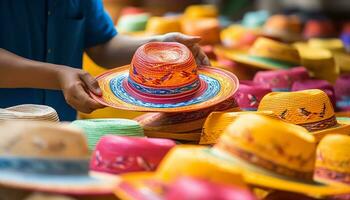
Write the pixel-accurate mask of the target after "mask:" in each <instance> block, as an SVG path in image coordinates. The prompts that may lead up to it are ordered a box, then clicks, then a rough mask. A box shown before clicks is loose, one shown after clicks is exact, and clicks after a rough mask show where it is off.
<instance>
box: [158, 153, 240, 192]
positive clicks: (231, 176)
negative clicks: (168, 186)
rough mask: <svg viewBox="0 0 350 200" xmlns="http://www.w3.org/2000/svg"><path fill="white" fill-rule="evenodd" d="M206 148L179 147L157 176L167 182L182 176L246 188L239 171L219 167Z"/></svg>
mask: <svg viewBox="0 0 350 200" xmlns="http://www.w3.org/2000/svg"><path fill="white" fill-rule="evenodd" d="M206 150H207V149H206V148H201V147H198V146H177V147H175V148H173V149H172V150H171V151H170V152H169V153H168V154H167V155H166V156H165V158H164V159H163V161H162V162H161V164H160V165H159V167H158V169H157V173H156V176H157V178H160V179H162V180H165V181H174V180H175V179H177V178H178V177H179V175H181V176H189V177H195V178H200V179H204V180H211V181H213V182H216V183H222V184H229V185H235V186H238V187H241V188H246V185H245V183H244V182H243V177H242V176H241V174H240V173H239V171H234V170H229V169H228V168H225V167H224V166H222V165H218V164H217V163H216V162H217V160H215V159H213V158H212V157H210V156H208V155H207V153H206V152H204V151H206Z"/></svg>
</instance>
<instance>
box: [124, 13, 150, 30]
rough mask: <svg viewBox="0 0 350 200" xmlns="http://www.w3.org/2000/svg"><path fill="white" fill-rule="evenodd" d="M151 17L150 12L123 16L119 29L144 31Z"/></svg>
mask: <svg viewBox="0 0 350 200" xmlns="http://www.w3.org/2000/svg"><path fill="white" fill-rule="evenodd" d="M149 17H150V15H149V14H148V13H142V14H135V15H125V16H121V17H120V18H119V20H118V24H117V29H118V31H120V32H121V33H131V32H138V31H143V30H145V29H146V24H147V21H148V19H149Z"/></svg>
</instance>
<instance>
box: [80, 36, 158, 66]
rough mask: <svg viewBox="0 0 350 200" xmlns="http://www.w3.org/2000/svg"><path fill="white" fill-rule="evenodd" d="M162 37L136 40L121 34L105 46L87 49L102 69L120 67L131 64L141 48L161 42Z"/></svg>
mask: <svg viewBox="0 0 350 200" xmlns="http://www.w3.org/2000/svg"><path fill="white" fill-rule="evenodd" d="M161 37H162V36H151V37H144V38H139V37H137V38H136V37H131V36H125V35H120V34H119V35H117V36H115V37H114V38H112V39H111V40H110V41H108V42H107V43H105V44H102V45H98V46H95V47H92V48H89V49H87V53H88V55H89V56H90V58H92V59H93V60H94V62H95V63H96V64H98V65H100V66H102V67H106V68H114V67H119V66H123V65H126V64H129V63H130V60H131V59H132V56H133V54H134V53H135V51H136V49H137V48H138V47H139V46H141V45H143V44H145V43H147V42H151V41H160V40H161Z"/></svg>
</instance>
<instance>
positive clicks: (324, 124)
mask: <svg viewBox="0 0 350 200" xmlns="http://www.w3.org/2000/svg"><path fill="white" fill-rule="evenodd" d="M337 124H338V122H337V118H336V117H335V115H333V117H331V118H328V119H325V120H322V121H318V122H311V123H306V124H298V125H299V126H302V127H304V128H306V129H307V130H308V131H310V132H313V131H319V130H324V129H327V128H331V127H333V126H336V125H337Z"/></svg>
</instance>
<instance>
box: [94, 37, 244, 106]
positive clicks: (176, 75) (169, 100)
mask: <svg viewBox="0 0 350 200" xmlns="http://www.w3.org/2000/svg"><path fill="white" fill-rule="evenodd" d="M97 80H98V82H99V85H100V87H101V89H102V93H103V96H101V97H98V96H96V95H94V94H91V95H92V97H93V98H94V99H95V100H97V101H98V102H100V103H102V104H103V105H106V106H111V107H115V108H119V109H124V110H134V111H148V112H151V111H152V112H190V111H196V110H200V109H204V108H207V107H211V106H214V105H216V104H218V103H221V102H223V101H225V100H226V99H229V98H231V97H232V96H233V94H234V93H235V92H236V90H237V87H238V80H237V77H236V76H235V75H233V74H232V73H229V72H227V71H225V70H220V69H217V68H212V67H204V66H201V67H197V65H196V63H195V59H194V57H193V55H192V53H191V51H190V50H189V49H188V48H187V47H186V46H184V45H183V44H180V43H175V42H151V43H147V44H145V45H143V46H141V47H140V48H139V49H138V50H137V51H136V53H135V55H134V57H133V60H132V63H131V64H130V65H128V66H125V67H120V68H116V69H113V70H109V71H107V72H106V73H104V74H102V75H100V76H98V77H97Z"/></svg>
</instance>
